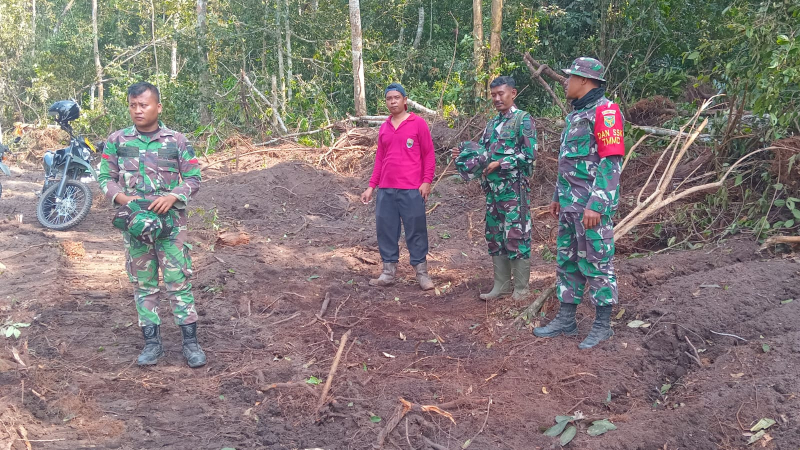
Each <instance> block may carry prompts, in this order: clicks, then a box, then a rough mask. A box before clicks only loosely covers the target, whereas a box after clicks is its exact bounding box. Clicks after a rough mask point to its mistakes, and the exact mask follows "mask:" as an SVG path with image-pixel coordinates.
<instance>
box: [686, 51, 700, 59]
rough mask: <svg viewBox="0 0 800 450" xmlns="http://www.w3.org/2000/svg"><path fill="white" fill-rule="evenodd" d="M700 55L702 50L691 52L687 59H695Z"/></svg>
mask: <svg viewBox="0 0 800 450" xmlns="http://www.w3.org/2000/svg"><path fill="white" fill-rule="evenodd" d="M699 57H700V52H697V51H694V52H692V53H689V55H687V56H686V59H690V60H692V61H694V60H695V59H697V58H699Z"/></svg>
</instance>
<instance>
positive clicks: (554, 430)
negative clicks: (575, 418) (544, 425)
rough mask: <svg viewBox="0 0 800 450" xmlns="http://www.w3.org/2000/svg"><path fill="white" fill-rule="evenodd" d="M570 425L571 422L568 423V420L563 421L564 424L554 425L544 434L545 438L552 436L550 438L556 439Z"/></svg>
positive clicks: (557, 423)
mask: <svg viewBox="0 0 800 450" xmlns="http://www.w3.org/2000/svg"><path fill="white" fill-rule="evenodd" d="M568 423H569V421H566V420H565V421H563V422H556V424H555V425H553V426H552V427H550V428H548V429H547V431H545V432H544V435H545V436H550V437H556V436H558V435H559V434H561V432H562V431H564V428H566V427H567V424H568Z"/></svg>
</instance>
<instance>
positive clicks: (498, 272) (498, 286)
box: [480, 255, 511, 300]
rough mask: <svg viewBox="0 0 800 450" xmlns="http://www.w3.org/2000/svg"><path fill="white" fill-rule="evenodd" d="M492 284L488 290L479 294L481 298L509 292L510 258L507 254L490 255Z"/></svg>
mask: <svg viewBox="0 0 800 450" xmlns="http://www.w3.org/2000/svg"><path fill="white" fill-rule="evenodd" d="M492 266H494V286H493V287H492V290H491V291H490V292H487V293H486V294H481V295H480V298H481V300H493V299H496V298H498V297H500V296H503V295H508V294H510V293H511V260H510V259H508V255H497V256H492Z"/></svg>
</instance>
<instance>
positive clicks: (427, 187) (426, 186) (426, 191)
mask: <svg viewBox="0 0 800 450" xmlns="http://www.w3.org/2000/svg"><path fill="white" fill-rule="evenodd" d="M419 193H420V195H422V199H423V200H425V201H426V202H427V201H428V196H429V195H430V194H431V184H430V183H422V184H421V185H420V186H419Z"/></svg>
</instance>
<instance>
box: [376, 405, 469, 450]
mask: <svg viewBox="0 0 800 450" xmlns="http://www.w3.org/2000/svg"><path fill="white" fill-rule="evenodd" d="M440 406H441V407H444V404H442V405H440ZM440 406H435V405H417V404H415V403H411V402H409V401H408V400H405V399H404V398H402V397H401V398H400V404H399V405H397V408H395V410H394V414H392V417H391V418H389V420H388V421H387V422H386V426H385V427H383V429H382V430H381V432H380V433H378V440H377V442H376V443H375V445H374V447H375V448H377V449H380V448H383V443H384V441H386V438H387V437H389V434H390V433H391V432H392V430H394V429H395V427H396V426H397V424H398V423H400V421H401V420H403V417H405V415H406V414H407V413H408V412H409V411H414V412H427V413H436V414H439V415H442V416H444V417H447V418H448V419H450V420H451V421H452V422H453V423H454V424H455V423H456V420H455V419H453V415H452V414H450V413H449V412H447V411H445V410H443V409H442V408H440Z"/></svg>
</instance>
